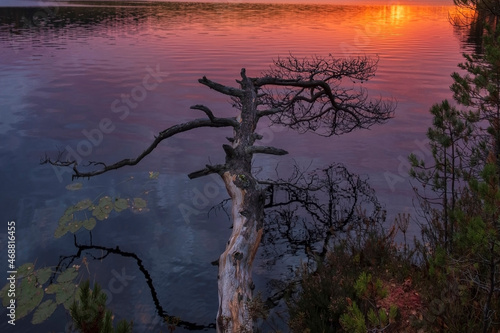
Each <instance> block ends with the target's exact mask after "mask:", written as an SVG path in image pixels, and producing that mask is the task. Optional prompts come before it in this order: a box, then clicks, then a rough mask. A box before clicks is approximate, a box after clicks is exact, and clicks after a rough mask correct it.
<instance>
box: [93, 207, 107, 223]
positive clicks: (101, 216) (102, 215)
mask: <svg viewBox="0 0 500 333" xmlns="http://www.w3.org/2000/svg"><path fill="white" fill-rule="evenodd" d="M92 215H93V216H95V218H96V219H98V220H99V221H103V220H105V219H107V218H108V216H109V213H106V212H105V211H104V209H103V208H102V207H101V206H97V207H96V208H95V209H94V210H93V211H92Z"/></svg>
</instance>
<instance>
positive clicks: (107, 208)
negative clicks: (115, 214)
mask: <svg viewBox="0 0 500 333" xmlns="http://www.w3.org/2000/svg"><path fill="white" fill-rule="evenodd" d="M98 207H101V209H102V210H103V211H104V212H106V213H108V214H109V213H111V211H112V210H113V201H112V200H111V198H110V197H108V196H105V197H102V198H101V199H99V206H98Z"/></svg>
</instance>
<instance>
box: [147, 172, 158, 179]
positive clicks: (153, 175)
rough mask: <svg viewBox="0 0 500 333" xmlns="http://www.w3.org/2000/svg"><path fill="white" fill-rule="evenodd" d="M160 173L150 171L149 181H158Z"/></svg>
mask: <svg viewBox="0 0 500 333" xmlns="http://www.w3.org/2000/svg"><path fill="white" fill-rule="evenodd" d="M158 176H160V173H159V172H158V171H149V179H158Z"/></svg>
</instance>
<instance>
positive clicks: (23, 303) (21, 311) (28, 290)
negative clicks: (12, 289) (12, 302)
mask: <svg viewBox="0 0 500 333" xmlns="http://www.w3.org/2000/svg"><path fill="white" fill-rule="evenodd" d="M32 280H33V281H30V279H29V278H24V279H23V281H22V282H21V286H20V288H19V291H18V294H17V299H16V300H17V304H16V305H17V306H16V319H20V318H22V317H24V316H26V315H27V314H28V313H30V312H31V311H33V309H34V308H36V307H37V306H38V304H40V302H41V301H42V298H43V295H44V292H43V289H42V288H38V287H36V286H35V283H34V281H35V279H32Z"/></svg>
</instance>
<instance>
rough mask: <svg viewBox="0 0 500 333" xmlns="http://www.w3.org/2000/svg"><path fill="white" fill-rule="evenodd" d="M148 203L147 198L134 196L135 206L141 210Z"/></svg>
mask: <svg viewBox="0 0 500 333" xmlns="http://www.w3.org/2000/svg"><path fill="white" fill-rule="evenodd" d="M147 205H148V204H147V203H146V200H144V199H142V198H134V208H135V209H138V210H141V209H144V208H146V207H147Z"/></svg>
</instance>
